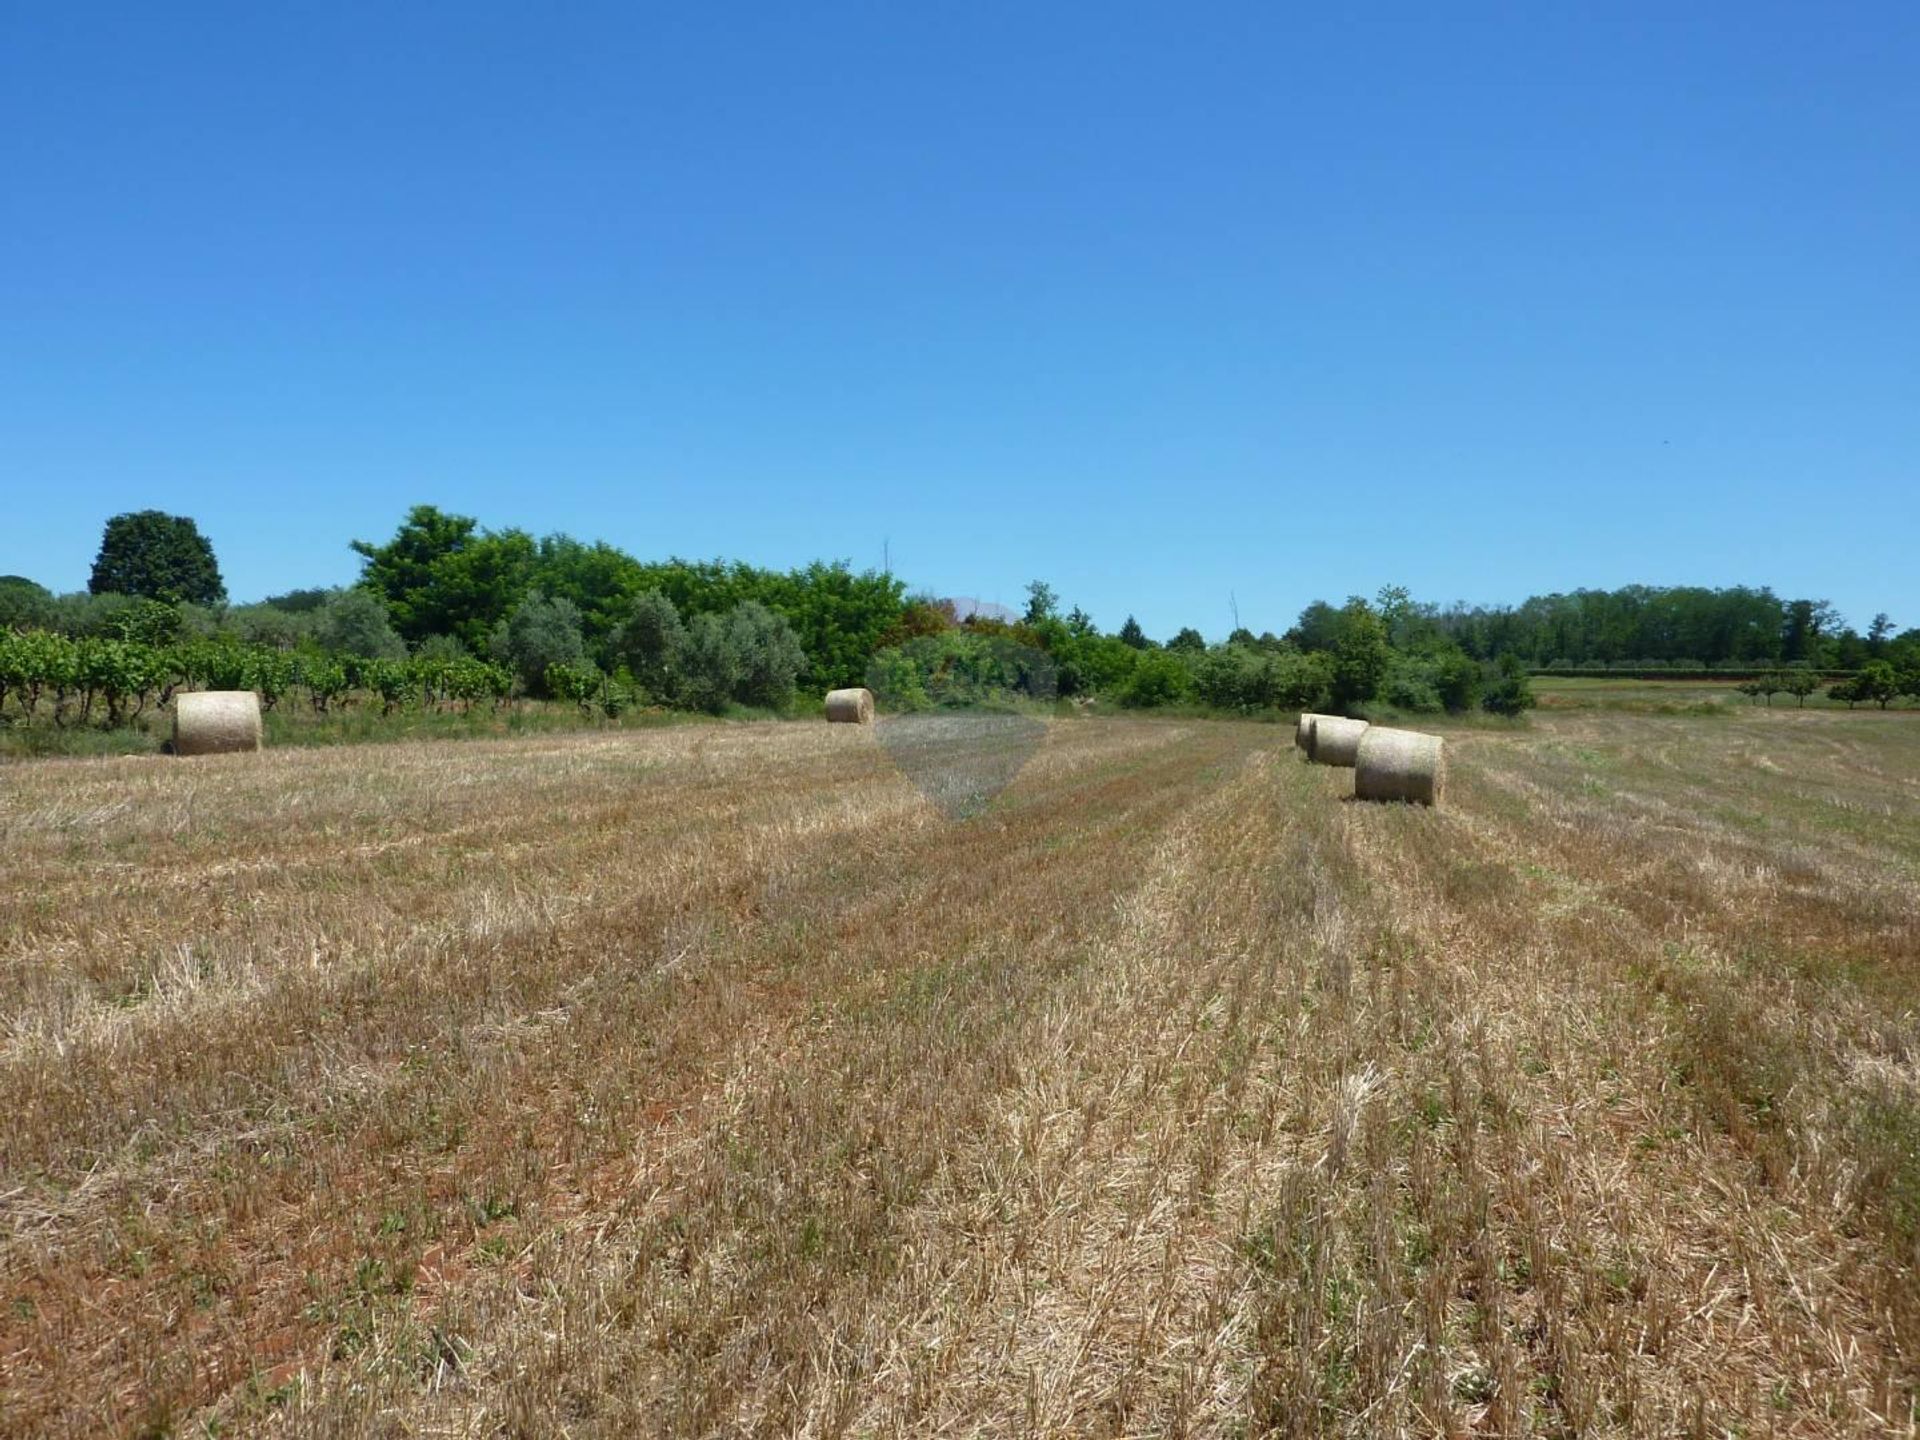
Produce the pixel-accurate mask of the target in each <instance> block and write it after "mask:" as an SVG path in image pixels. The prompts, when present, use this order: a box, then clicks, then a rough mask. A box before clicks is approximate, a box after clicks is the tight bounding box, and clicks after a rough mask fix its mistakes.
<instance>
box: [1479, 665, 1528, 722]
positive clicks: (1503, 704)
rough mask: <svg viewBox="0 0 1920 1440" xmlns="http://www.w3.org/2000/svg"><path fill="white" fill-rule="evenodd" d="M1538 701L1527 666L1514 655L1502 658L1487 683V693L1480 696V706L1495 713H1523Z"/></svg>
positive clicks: (1511, 714) (1510, 714)
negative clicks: (1528, 676) (1528, 677)
mask: <svg viewBox="0 0 1920 1440" xmlns="http://www.w3.org/2000/svg"><path fill="white" fill-rule="evenodd" d="M1536 703H1538V702H1537V701H1536V700H1535V698H1534V694H1533V685H1532V682H1530V681H1529V680H1528V679H1527V672H1526V667H1524V666H1523V665H1521V663H1520V661H1519V658H1518V657H1516V656H1513V655H1508V656H1506V657H1505V658H1504V659H1502V660H1501V662H1500V666H1499V669H1498V671H1497V672H1496V673H1495V675H1494V676H1493V677H1491V678H1490V680H1489V682H1488V684H1487V690H1486V694H1484V695H1483V696H1481V697H1480V708H1481V709H1483V710H1486V711H1488V712H1489V713H1491V714H1494V715H1506V716H1514V715H1522V714H1525V713H1526V712H1527V711H1529V710H1531V709H1532V708H1533V707H1534V705H1535V704H1536Z"/></svg>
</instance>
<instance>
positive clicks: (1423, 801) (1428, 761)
mask: <svg viewBox="0 0 1920 1440" xmlns="http://www.w3.org/2000/svg"><path fill="white" fill-rule="evenodd" d="M1445 787H1446V747H1445V745H1444V744H1443V743H1442V741H1441V739H1440V737H1439V736H1438V735H1423V734H1421V733H1419V732H1418V731H1415V730H1393V729H1389V728H1387V727H1385V726H1382V725H1375V726H1373V727H1371V728H1370V729H1369V730H1368V731H1367V733H1366V734H1365V735H1362V736H1361V737H1360V748H1359V749H1358V751H1357V752H1355V755H1354V764H1353V793H1354V797H1355V798H1356V799H1360V800H1404V801H1407V802H1409V803H1411V804H1415V805H1437V804H1439V803H1440V796H1441V792H1442V791H1443V790H1444V789H1445Z"/></svg>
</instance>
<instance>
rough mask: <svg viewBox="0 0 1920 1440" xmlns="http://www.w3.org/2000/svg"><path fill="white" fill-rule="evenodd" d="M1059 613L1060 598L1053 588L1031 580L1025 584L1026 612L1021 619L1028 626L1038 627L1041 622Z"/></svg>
mask: <svg viewBox="0 0 1920 1440" xmlns="http://www.w3.org/2000/svg"><path fill="white" fill-rule="evenodd" d="M1059 613H1060V597H1059V595H1057V594H1056V593H1054V588H1053V587H1052V586H1051V585H1049V584H1047V582H1046V581H1044V580H1033V581H1029V582H1028V584H1027V611H1026V614H1025V615H1023V616H1022V617H1021V618H1022V619H1024V620H1025V621H1026V622H1027V624H1029V625H1038V624H1040V623H1041V622H1042V621H1045V620H1052V619H1054V618H1056V617H1057V616H1058V615H1059Z"/></svg>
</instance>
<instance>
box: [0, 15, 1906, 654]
mask: <svg viewBox="0 0 1920 1440" xmlns="http://www.w3.org/2000/svg"><path fill="white" fill-rule="evenodd" d="M1339 8H1344V7H1328V6H1313V7H1306V6H1295V7H1287V6H1276V5H1272V4H1267V3H1262V4H1255V5H1247V6H1244V7H1231V6H1226V5H1207V6H1191V5H1182V6H1176V5H1172V4H1165V5H1158V6H1152V7H1144V6H1134V5H1116V4H1111V3H1101V4H1098V5H1084V6H1069V5H1033V4H1027V3H1021V4H967V5H960V4H905V5H903V4H898V3H887V4H873V5H870V6H863V7H851V6H829V5H798V6H796V5H783V6H770V5H769V6H762V7H747V6H729V5H674V6H650V7H649V6H638V5H630V4H627V5H605V6H574V5H567V6H548V5H532V4H523V5H515V6H502V5H487V4H474V3H460V4H446V5H428V4H406V5H388V4H381V5H368V4H351V3H333V4H325V5H318V4H314V5H298V6H295V5H291V4H288V5H280V4H271V5H261V4H256V3H252V0H248V3H245V4H233V5H227V6H218V7H216V6H207V5H196V4H178V5H173V4H168V5H156V4H145V3H143V4H138V5H133V4H128V5H106V4H79V5H63V4H36V3H28V0H10V3H5V4H4V9H0V485H3V486H4V489H5V492H6V494H5V501H4V507H3V508H0V572H16V573H24V574H26V575H30V576H32V577H34V578H36V579H38V580H40V581H42V582H43V583H45V584H48V585H50V586H53V587H54V588H56V589H75V588H80V587H81V586H83V585H84V584H85V582H86V577H87V570H88V567H89V565H90V563H91V560H92V556H93V552H94V550H95V548H96V547H97V545H98V541H99V532H100V526H101V523H102V521H103V520H104V519H105V518H106V517H107V516H109V515H111V514H113V513H116V512H118V511H122V510H128V509H136V508H144V507H148V506H155V507H159V508H163V509H167V510H171V511H175V512H177V513H184V514H189V515H192V516H194V517H195V518H196V519H198V520H199V522H200V524H201V526H202V528H203V529H204V530H205V531H206V532H207V533H208V534H209V535H210V536H211V537H212V539H213V541H214V544H215V547H216V549H217V551H218V554H219V557H220V561H221V564H222V567H223V569H224V571H225V573H226V576H227V580H228V584H229V588H230V590H231V591H232V593H233V595H234V598H236V599H250V598H256V597H258V596H259V595H261V594H263V593H266V592H269V591H272V590H277V589H283V588H287V587H290V586H295V585H305V584H317V583H332V582H340V581H346V580H349V579H351V578H352V577H353V576H354V575H355V574H356V573H357V565H356V561H355V558H354V557H353V556H352V555H351V554H350V553H349V552H348V550H347V548H346V546H347V541H348V540H349V539H352V538H354V537H367V538H385V537H386V536H387V535H388V534H390V533H391V532H392V530H393V528H394V526H395V525H396V524H397V523H398V521H399V519H400V516H401V514H402V512H403V511H404V509H405V508H406V506H408V505H409V504H411V503H414V502H419V501H430V502H433V503H436V504H439V505H442V506H444V507H448V508H453V509H457V510H459V511H462V512H464V513H467V514H472V515H477V516H479V517H480V518H481V520H482V521H483V522H484V523H486V524H488V525H490V526H494V527H504V526H508V525H518V526H523V527H526V528H528V529H530V530H533V531H535V532H537V533H545V532H549V531H554V530H562V531H566V532H569V533H571V534H575V535H578V536H580V537H582V538H586V539H594V538H603V539H606V540H609V541H612V542H614V543H616V544H619V545H622V546H624V547H627V548H629V549H631V550H633V551H634V552H636V553H638V554H640V555H643V556H649V557H652V556H664V555H667V554H673V553H677V554H682V555H688V556H697V557H706V556H713V555H726V556H730V557H739V558H743V559H746V560H750V561H754V562H756V563H760V564H767V565H778V566H787V565H792V564H796V563H801V562H804V561H806V560H808V559H811V558H815V557H826V558H834V557H845V558H848V559H851V560H852V561H853V562H854V563H855V564H856V565H862V566H864V565H868V564H874V565H877V564H878V563H879V561H880V558H881V549H882V544H883V541H887V540H890V541H891V547H892V557H893V563H894V568H895V569H896V570H897V571H898V572H900V573H901V574H902V575H904V576H905V577H907V578H908V579H909V580H911V581H912V582H914V583H915V584H917V585H919V586H923V587H926V588H928V589H931V590H934V591H936V592H939V593H958V594H973V595H979V596H982V597H984V598H986V599H989V600H992V599H996V598H997V599H1000V600H1002V601H1005V602H1007V603H1017V602H1018V600H1019V598H1020V593H1021V589H1022V587H1023V585H1024V583H1025V582H1026V581H1027V580H1028V579H1030V578H1032V577H1034V576H1036V575H1038V576H1044V577H1047V578H1048V579H1050V580H1051V581H1052V582H1053V583H1054V585H1055V586H1056V587H1057V588H1058V589H1059V590H1060V592H1061V593H1062V595H1063V596H1064V597H1065V598H1066V599H1067V600H1068V601H1070V602H1078V603H1080V604H1082V605H1085V606H1086V607H1087V608H1088V609H1089V610H1091V611H1092V612H1093V614H1094V615H1095V617H1096V618H1097V619H1099V620H1100V621H1101V622H1102V623H1103V624H1104V625H1106V626H1108V627H1112V626H1115V625H1117V624H1118V623H1119V621H1120V620H1121V618H1122V617H1123V615H1124V614H1125V613H1126V612H1127V611H1128V610H1133V611H1135V612H1137V613H1138V615H1139V617H1140V619H1141V621H1142V622H1143V623H1144V624H1145V625H1146V626H1147V628H1148V630H1149V632H1151V633H1154V634H1157V635H1161V636H1163V637H1164V636H1165V635H1167V634H1170V633H1171V632H1172V631H1173V630H1174V629H1175V628H1177V627H1178V626H1180V625H1182V624H1187V623H1192V624H1196V625H1198V626H1199V627H1200V628H1201V629H1202V630H1204V631H1206V632H1207V633H1208V634H1209V635H1213V636H1216V637H1217V636H1219V635H1222V634H1224V632H1225V631H1226V629H1227V628H1228V625H1229V619H1228V609H1227V601H1228V594H1229V592H1230V591H1232V592H1236V593H1237V595H1238V598H1239V606H1240V613H1241V616H1242V618H1243V620H1245V621H1246V623H1248V624H1250V625H1251V626H1253V628H1255V629H1262V628H1268V627H1271V628H1273V629H1276V630H1277V629H1283V628H1285V625H1286V624H1287V623H1288V622H1289V621H1290V620H1291V618H1292V617H1293V616H1294V614H1295V613H1296V612H1297V611H1298V610H1299V609H1300V607H1301V606H1302V605H1303V604H1304V603H1305V602H1306V601H1308V600H1310V599H1312V598H1315V597H1326V598H1329V599H1335V600H1338V599H1340V598H1342V597H1344V596H1345V595H1347V594H1349V593H1352V592H1361V593H1368V594H1370V593H1372V592H1373V591H1374V590H1375V589H1377V588H1378V587H1379V586H1380V585H1382V584H1383V583H1388V582H1399V583H1404V584H1406V585H1409V586H1411V587H1412V588H1413V590H1414V593H1415V594H1416V595H1417V596H1419V597H1421V598H1423V599H1434V600H1447V599H1452V598H1457V597H1464V598H1469V599H1476V600H1518V599H1521V598H1523V597H1524V596H1526V595H1527V594H1529V593H1533V592H1539V591H1546V590H1554V589H1571V588H1573V587H1576V586H1582V585H1589V586H1596V585H1597V586H1611V585H1617V584H1623V583H1628V582H1633V581H1646V582H1651V583H1678V582H1697V583H1707V584H1722V583H1735V582H1748V583H1756V584H1771V585H1773V586H1775V587H1776V588H1777V589H1779V590H1780V591H1782V592H1783V593H1786V594H1790V595H1812V596H1819V597H1826V598H1830V599H1831V600H1833V601H1834V603H1835V604H1837V605H1838V606H1839V607H1840V608H1841V610H1842V611H1843V612H1845V614H1846V615H1847V616H1848V618H1849V619H1850V620H1852V621H1853V622H1854V623H1855V624H1857V625H1862V626H1864V624H1865V623H1866V621H1867V620H1868V619H1869V618H1870V616H1871V614H1872V612H1873V611H1874V610H1876V609H1881V608H1884V609H1887V610H1889V611H1891V612H1892V613H1893V615H1894V618H1895V619H1896V620H1897V621H1898V622H1900V623H1901V624H1902V625H1915V624H1920V565H1917V564H1916V559H1915V557H1916V550H1915V545H1914V540H1915V536H1916V533H1920V526H1917V525H1916V522H1917V521H1920V78H1917V77H1920V7H1915V6H1914V5H1912V4H1910V3H1904V0H1903V3H1897V4H1894V3H1888V4H1856V5H1849V6H1844V7H1839V8H1835V7H1832V6H1818V5H1811V4H1809V5H1805V6H1800V7H1795V8H1781V7H1775V6H1770V5H1759V4H1752V3H1739V4H1723V5H1718V6H1685V7H1682V6H1674V5H1670V4H1659V5H1640V6H1628V5H1612V4H1608V5H1600V4H1593V5H1586V6H1573V5H1555V6H1540V5H1533V4H1516V5H1513V6H1510V7H1502V8H1494V7H1486V6H1475V5H1448V6H1433V5H1430V4H1418V5H1410V6H1406V7H1404V8H1400V9H1395V8H1386V7H1367V9H1368V18H1366V19H1338V18H1329V14H1328V13H1327V12H1330V11H1333V10H1335V9H1339ZM1682 10H1685V11H1688V12H1690V13H1689V15H1688V18H1674V17H1675V15H1676V14H1677V13H1678V12H1680V11H1682Z"/></svg>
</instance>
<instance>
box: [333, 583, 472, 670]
mask: <svg viewBox="0 0 1920 1440" xmlns="http://www.w3.org/2000/svg"><path fill="white" fill-rule="evenodd" d="M314 638H315V639H317V640H318V641H319V642H320V645H321V648H322V649H325V650H329V651H331V652H332V653H333V654H335V655H365V656H366V657H368V658H369V659H372V660H401V659H404V658H405V657H406V653H407V646H406V642H405V641H403V640H402V639H401V638H400V635H399V632H398V631H396V630H395V629H394V628H393V621H392V619H391V618H390V617H389V616H388V614H387V605H386V602H385V601H384V600H382V599H381V598H380V597H379V596H378V595H375V594H374V593H373V592H372V591H371V590H368V589H365V588H363V587H362V586H359V585H354V586H350V587H348V588H347V589H345V590H337V591H335V592H334V593H333V594H332V595H331V596H329V597H328V598H327V601H326V603H325V604H323V605H322V606H321V607H320V608H319V610H318V611H316V612H315V616H314ZM454 643H455V644H458V643H459V642H458V641H455V642H454Z"/></svg>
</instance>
